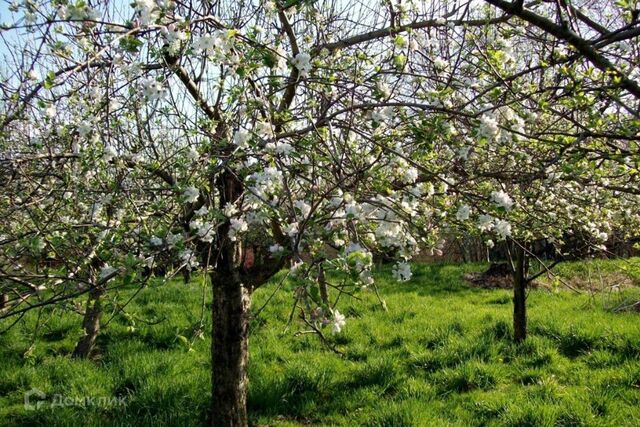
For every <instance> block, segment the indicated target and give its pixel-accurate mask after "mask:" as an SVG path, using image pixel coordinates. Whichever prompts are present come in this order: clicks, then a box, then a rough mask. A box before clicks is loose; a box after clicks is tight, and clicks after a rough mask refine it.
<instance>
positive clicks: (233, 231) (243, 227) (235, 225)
mask: <svg viewBox="0 0 640 427" xmlns="http://www.w3.org/2000/svg"><path fill="white" fill-rule="evenodd" d="M230 222H231V228H230V229H229V239H230V240H231V241H235V240H236V238H237V236H238V234H241V233H244V232H246V231H247V230H248V229H249V226H248V225H247V221H245V220H244V218H231V219H230Z"/></svg>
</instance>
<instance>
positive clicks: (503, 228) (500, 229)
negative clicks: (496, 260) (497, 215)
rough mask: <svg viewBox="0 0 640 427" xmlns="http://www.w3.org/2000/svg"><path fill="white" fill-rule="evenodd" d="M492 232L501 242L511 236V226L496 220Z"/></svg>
mask: <svg viewBox="0 0 640 427" xmlns="http://www.w3.org/2000/svg"><path fill="white" fill-rule="evenodd" d="M493 230H494V231H495V232H496V234H497V235H498V236H500V239H501V240H504V239H506V238H507V237H509V236H511V224H509V222H508V221H505V220H502V219H499V220H497V221H496V223H495V226H494V228H493Z"/></svg>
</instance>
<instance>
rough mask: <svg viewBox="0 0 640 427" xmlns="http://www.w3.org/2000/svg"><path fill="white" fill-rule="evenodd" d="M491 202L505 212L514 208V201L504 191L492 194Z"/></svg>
mask: <svg viewBox="0 0 640 427" xmlns="http://www.w3.org/2000/svg"><path fill="white" fill-rule="evenodd" d="M491 200H493V203H495V204H496V205H498V206H499V207H502V208H504V209H505V210H510V209H511V208H512V207H513V199H511V197H510V196H509V195H508V194H507V193H505V192H504V191H502V190H500V191H493V192H491Z"/></svg>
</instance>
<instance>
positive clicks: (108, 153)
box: [102, 145, 118, 162]
mask: <svg viewBox="0 0 640 427" xmlns="http://www.w3.org/2000/svg"><path fill="white" fill-rule="evenodd" d="M116 157H118V151H116V149H115V148H114V147H113V146H111V145H107V146H106V147H104V151H103V152H102V160H104V161H105V162H110V161H111V160H113V159H115V158H116Z"/></svg>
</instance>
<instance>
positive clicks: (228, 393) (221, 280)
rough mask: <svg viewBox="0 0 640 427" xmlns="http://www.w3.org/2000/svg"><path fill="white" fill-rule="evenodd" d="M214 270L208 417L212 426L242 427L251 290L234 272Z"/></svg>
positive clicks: (244, 406)
mask: <svg viewBox="0 0 640 427" xmlns="http://www.w3.org/2000/svg"><path fill="white" fill-rule="evenodd" d="M230 273H231V274H230V275H228V276H227V275H225V276H221V275H220V274H214V275H213V277H212V280H211V281H212V284H213V306H212V315H213V340H212V347H211V354H212V384H213V400H212V408H211V409H212V417H213V423H212V424H213V426H215V427H244V426H247V425H248V418H247V387H248V384H249V378H248V373H247V365H248V361H249V351H248V349H249V307H250V305H251V294H250V291H249V289H247V288H246V287H245V286H244V285H243V284H242V283H241V281H240V276H239V274H238V273H237V272H233V271H232V272H230Z"/></svg>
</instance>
